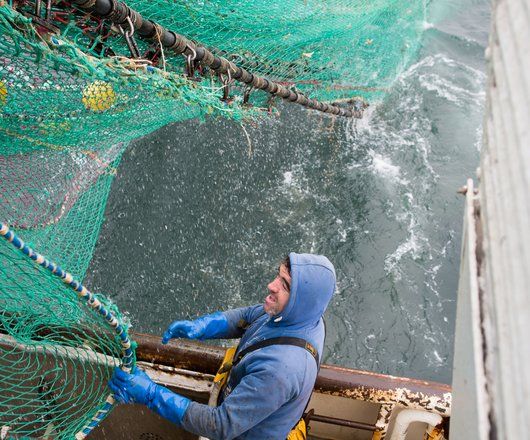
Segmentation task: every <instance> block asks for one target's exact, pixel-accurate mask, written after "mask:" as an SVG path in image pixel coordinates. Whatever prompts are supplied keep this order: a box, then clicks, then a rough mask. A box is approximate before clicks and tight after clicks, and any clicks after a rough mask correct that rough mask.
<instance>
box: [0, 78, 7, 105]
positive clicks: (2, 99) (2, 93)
mask: <svg viewBox="0 0 530 440" xmlns="http://www.w3.org/2000/svg"><path fill="white" fill-rule="evenodd" d="M6 103H7V85H6V83H5V82H4V81H0V107H3V106H4V105H6Z"/></svg>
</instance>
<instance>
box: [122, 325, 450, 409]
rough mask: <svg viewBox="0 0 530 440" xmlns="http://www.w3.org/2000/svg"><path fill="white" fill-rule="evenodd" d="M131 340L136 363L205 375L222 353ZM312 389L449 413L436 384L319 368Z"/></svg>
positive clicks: (180, 343)
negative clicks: (135, 345)
mask: <svg viewBox="0 0 530 440" xmlns="http://www.w3.org/2000/svg"><path fill="white" fill-rule="evenodd" d="M131 337H132V339H133V340H135V341H136V342H137V343H138V347H137V350H136V356H137V358H138V360H141V361H144V362H152V363H157V364H163V365H170V366H173V367H176V368H185V369H190V370H194V371H199V372H202V373H207V374H215V372H216V371H217V369H218V368H219V366H220V364H221V361H222V359H223V356H224V352H225V348H223V347H218V346H212V345H207V344H204V343H201V342H196V341H190V340H172V341H170V342H169V344H167V345H162V343H161V340H160V337H158V336H153V335H147V334H142V333H132V334H131ZM315 390H316V391H318V392H319V393H323V394H332V395H337V396H342V397H347V398H350V399H356V400H364V401H371V402H375V403H381V404H385V403H391V404H397V405H400V406H404V407H409V408H419V409H427V410H429V411H434V412H436V413H439V414H441V415H443V416H449V415H450V413H451V387H450V386H449V385H445V384H442V383H437V382H429V381H424V380H418V379H409V378H404V377H396V376H389V375H385V374H380V373H373V372H369V371H362V370H353V369H350V368H344V367H337V366H334V365H322V367H321V369H320V372H319V375H318V378H317V382H316V384H315Z"/></svg>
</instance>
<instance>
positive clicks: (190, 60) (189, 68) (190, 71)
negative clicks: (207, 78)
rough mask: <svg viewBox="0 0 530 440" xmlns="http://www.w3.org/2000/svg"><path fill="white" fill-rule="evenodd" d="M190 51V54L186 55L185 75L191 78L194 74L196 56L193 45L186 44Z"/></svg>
mask: <svg viewBox="0 0 530 440" xmlns="http://www.w3.org/2000/svg"><path fill="white" fill-rule="evenodd" d="M186 48H187V49H189V50H190V51H191V54H188V55H186V76H188V77H189V78H193V76H195V63H194V61H195V58H197V52H196V50H195V49H194V48H193V47H190V46H186Z"/></svg>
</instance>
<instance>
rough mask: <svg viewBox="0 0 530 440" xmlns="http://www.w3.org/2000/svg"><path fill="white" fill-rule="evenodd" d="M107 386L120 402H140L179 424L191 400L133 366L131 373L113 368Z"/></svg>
mask: <svg viewBox="0 0 530 440" xmlns="http://www.w3.org/2000/svg"><path fill="white" fill-rule="evenodd" d="M108 385H109V388H110V389H111V390H112V391H113V393H114V397H115V398H116V400H117V401H118V402H121V403H141V404H143V405H146V406H147V407H148V408H149V409H151V410H153V411H155V412H156V413H158V414H160V415H161V416H162V417H164V418H166V419H168V420H169V421H171V422H173V423H176V424H177V425H179V426H180V424H181V423H182V419H183V417H184V414H185V413H186V410H187V409H188V406H189V404H190V403H191V400H190V399H188V398H186V397H183V396H181V395H180V394H177V393H174V392H173V391H170V390H168V389H167V388H164V387H163V386H161V385H157V384H156V383H154V382H153V381H152V380H151V378H150V377H149V376H148V375H147V374H146V373H145V371H143V370H140V369H139V368H136V367H135V368H134V370H133V371H132V372H131V374H129V373H126V372H125V371H123V370H121V369H119V368H115V369H114V374H113V375H112V378H111V379H110V381H109V384H108Z"/></svg>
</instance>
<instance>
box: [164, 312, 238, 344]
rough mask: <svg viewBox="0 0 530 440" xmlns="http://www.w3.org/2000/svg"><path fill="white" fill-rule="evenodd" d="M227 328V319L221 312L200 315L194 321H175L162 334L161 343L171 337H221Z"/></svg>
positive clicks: (166, 341) (165, 342)
mask: <svg viewBox="0 0 530 440" xmlns="http://www.w3.org/2000/svg"><path fill="white" fill-rule="evenodd" d="M227 330H228V321H227V319H226V317H225V315H224V314H223V313H221V312H215V313H212V314H211V315H205V316H201V317H200V318H197V319H196V320H195V321H175V322H173V323H172V324H171V325H170V326H169V327H168V328H167V330H166V331H165V332H164V335H163V336H162V344H167V343H168V341H169V340H170V339H172V338H187V339H211V338H217V337H222V336H223V334H225V333H226V332H227Z"/></svg>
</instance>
